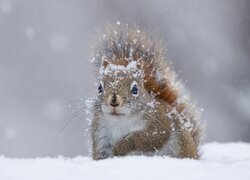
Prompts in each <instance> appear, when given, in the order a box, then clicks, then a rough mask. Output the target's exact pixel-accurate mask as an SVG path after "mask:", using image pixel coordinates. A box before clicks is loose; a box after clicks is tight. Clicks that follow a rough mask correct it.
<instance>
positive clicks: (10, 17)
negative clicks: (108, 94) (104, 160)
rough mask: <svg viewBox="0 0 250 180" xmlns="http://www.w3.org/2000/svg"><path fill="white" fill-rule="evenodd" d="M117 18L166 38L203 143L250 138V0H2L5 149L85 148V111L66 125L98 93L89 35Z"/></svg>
mask: <svg viewBox="0 0 250 180" xmlns="http://www.w3.org/2000/svg"><path fill="white" fill-rule="evenodd" d="M118 20H119V21H121V22H124V21H126V22H128V23H134V22H135V23H137V24H139V25H140V26H141V27H142V28H149V29H152V30H155V32H156V33H157V34H159V36H160V37H161V38H162V40H163V41H164V42H165V43H166V44H167V48H168V57H169V59H170V60H171V61H173V64H174V68H175V71H176V72H177V73H178V74H179V77H180V78H181V79H183V81H184V82H185V85H186V87H187V89H188V90H189V91H190V92H191V93H192V96H193V97H194V99H195V100H197V102H198V106H199V107H201V108H203V109H204V112H203V119H204V120H205V122H206V124H207V128H206V132H207V133H206V138H205V142H209V141H219V142H230V141H246V142H250V82H249V81H250V1H248V0H237V1H235V0H204V1H199V0H189V1H187V0H178V1H176V0H137V1H133V0H126V1H122V0H105V1H104V0H89V1H83V0H70V1H69V0H0V154H3V155H6V156H8V157H35V156H57V155H59V154H61V155H64V156H70V157H73V156H77V155H87V153H88V146H87V137H86V136H84V134H85V129H86V127H87V122H86V121H85V119H86V117H85V116H84V114H80V115H79V116H78V117H76V118H74V119H73V120H72V121H71V123H70V124H69V125H68V126H67V127H66V128H64V129H63V130H60V129H61V127H62V126H63V124H64V123H65V122H67V119H69V118H71V117H73V115H74V114H73V113H74V112H76V111H77V109H79V108H80V107H82V105H81V104H79V103H77V102H72V103H71V106H72V107H71V108H68V102H69V101H71V100H77V99H85V98H87V97H89V96H91V94H93V93H94V91H95V89H94V88H95V86H94V83H95V78H94V75H93V73H92V69H91V64H90V63H89V60H90V58H91V53H90V51H89V47H90V45H91V39H92V37H95V33H96V32H97V31H99V30H101V29H102V28H104V27H105V25H106V24H107V23H110V22H111V23H115V22H116V21H118ZM80 102H82V101H80Z"/></svg>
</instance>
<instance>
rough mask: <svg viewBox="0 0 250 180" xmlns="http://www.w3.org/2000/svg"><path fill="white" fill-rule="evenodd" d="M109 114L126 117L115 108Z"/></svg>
mask: <svg viewBox="0 0 250 180" xmlns="http://www.w3.org/2000/svg"><path fill="white" fill-rule="evenodd" d="M110 114H111V115H112V116H124V115H126V114H125V113H122V112H119V111H118V109H117V108H115V107H114V108H112V110H111V112H110Z"/></svg>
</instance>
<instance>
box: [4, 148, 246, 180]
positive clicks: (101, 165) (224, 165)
mask: <svg viewBox="0 0 250 180" xmlns="http://www.w3.org/2000/svg"><path fill="white" fill-rule="evenodd" d="M202 152H203V155H202V157H201V160H191V159H175V158H169V157H144V156H136V157H122V158H113V159H106V160H100V161H93V160H92V159H91V158H89V157H76V158H72V159H71V158H63V157H58V158H36V159H12V158H6V157H4V156H0V180H57V179H58V180H69V179H70V180H84V179H86V180H91V179H95V180H98V179H108V180H112V179H114V180H117V179H119V180H122V179H126V180H132V179H143V180H147V179H149V180H152V179H156V180H158V179H170V180H175V179H177V180H179V179H180V180H183V179H185V180H189V179H192V180H195V179H197V180H201V179H202V180H206V179H208V180H211V179H214V180H215V179H220V180H221V179H227V180H230V179H239V180H244V179H246V180H249V179H250V144H247V143H224V144H222V143H209V144H206V145H204V146H203V147H202Z"/></svg>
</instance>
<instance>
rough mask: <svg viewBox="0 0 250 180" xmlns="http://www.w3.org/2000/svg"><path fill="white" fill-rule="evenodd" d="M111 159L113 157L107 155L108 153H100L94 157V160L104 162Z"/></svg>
mask: <svg viewBox="0 0 250 180" xmlns="http://www.w3.org/2000/svg"><path fill="white" fill-rule="evenodd" d="M109 157H111V156H110V154H109V153H107V152H100V153H98V154H95V155H94V156H93V159H94V160H102V159H107V158H109Z"/></svg>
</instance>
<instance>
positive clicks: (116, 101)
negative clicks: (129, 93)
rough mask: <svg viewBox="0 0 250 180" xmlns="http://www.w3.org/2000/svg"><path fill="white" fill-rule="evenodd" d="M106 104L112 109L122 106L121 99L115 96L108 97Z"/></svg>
mask: <svg viewBox="0 0 250 180" xmlns="http://www.w3.org/2000/svg"><path fill="white" fill-rule="evenodd" d="M107 104H108V105H109V106H111V107H112V108H116V107H119V106H121V104H122V98H121V96H119V95H116V94H112V95H109V96H108V99H107Z"/></svg>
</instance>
